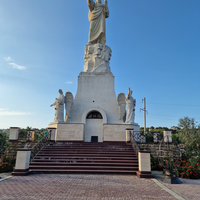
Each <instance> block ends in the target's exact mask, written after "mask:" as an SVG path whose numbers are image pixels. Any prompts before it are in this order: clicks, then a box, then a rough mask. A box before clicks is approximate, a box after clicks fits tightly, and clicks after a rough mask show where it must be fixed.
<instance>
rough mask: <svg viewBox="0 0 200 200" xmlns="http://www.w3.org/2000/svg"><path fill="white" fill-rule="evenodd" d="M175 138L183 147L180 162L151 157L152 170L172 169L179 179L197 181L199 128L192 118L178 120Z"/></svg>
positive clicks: (199, 152) (199, 157)
mask: <svg viewBox="0 0 200 200" xmlns="http://www.w3.org/2000/svg"><path fill="white" fill-rule="evenodd" d="M179 127H180V129H179V130H178V132H177V134H176V135H174V137H172V138H176V139H178V140H176V141H178V142H179V143H182V144H184V145H185V147H184V149H181V151H182V158H181V160H179V159H176V158H173V157H170V158H163V159H159V158H154V157H153V156H151V168H152V170H160V171H161V170H163V169H165V170H166V169H170V167H173V169H174V170H175V171H176V174H177V176H178V177H180V178H187V179H198V178H200V126H199V125H198V126H197V125H196V123H195V120H194V119H193V118H188V117H184V118H183V119H180V120H179Z"/></svg>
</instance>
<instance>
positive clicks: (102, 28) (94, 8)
mask: <svg viewBox="0 0 200 200" xmlns="http://www.w3.org/2000/svg"><path fill="white" fill-rule="evenodd" d="M104 1H105V5H104V4H102V1H101V0H96V3H95V2H94V1H93V0H87V3H88V7H89V15H88V18H89V21H90V33H89V44H97V43H100V44H105V42H106V25H105V18H108V17H109V9H108V3H107V0H104Z"/></svg>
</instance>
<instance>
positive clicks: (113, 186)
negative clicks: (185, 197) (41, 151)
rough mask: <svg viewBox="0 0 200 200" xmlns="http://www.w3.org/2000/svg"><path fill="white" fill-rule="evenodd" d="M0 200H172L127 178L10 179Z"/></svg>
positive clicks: (1, 188) (0, 190)
mask: <svg viewBox="0 0 200 200" xmlns="http://www.w3.org/2000/svg"><path fill="white" fill-rule="evenodd" d="M0 199H1V200H4V199H14V200H17V199H20V200H27V199H31V200H32V199H37V200H38V199H48V200H50V199H58V200H59V199H83V200H87V199H88V200H110V199H112V200H122V199H126V200H127V199H137V200H140V199H145V200H146V199H147V200H151V199H152V200H153V199H154V200H158V199H162V200H166V199H171V200H174V199H176V198H174V197H173V196H172V195H170V194H169V193H168V192H166V191H165V190H163V189H161V188H160V187H159V186H158V185H157V184H156V183H154V182H153V181H152V180H149V179H139V178H137V177H136V176H128V175H72V174H70V175H67V174H66V175H65V174H64V175H60V174H59V175H56V174H32V175H29V176H25V177H17V176H14V177H12V178H10V179H7V180H5V181H2V182H0Z"/></svg>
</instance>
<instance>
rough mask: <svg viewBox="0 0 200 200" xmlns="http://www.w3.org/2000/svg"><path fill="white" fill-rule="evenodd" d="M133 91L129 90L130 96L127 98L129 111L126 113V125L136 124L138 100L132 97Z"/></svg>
mask: <svg viewBox="0 0 200 200" xmlns="http://www.w3.org/2000/svg"><path fill="white" fill-rule="evenodd" d="M132 93H133V92H132V91H131V89H130V88H129V89H128V94H127V96H126V106H127V111H126V122H125V123H126V124H134V120H135V105H136V100H135V99H134V98H133V97H132Z"/></svg>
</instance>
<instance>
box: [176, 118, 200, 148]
mask: <svg viewBox="0 0 200 200" xmlns="http://www.w3.org/2000/svg"><path fill="white" fill-rule="evenodd" d="M178 126H179V127H180V129H179V130H178V135H179V138H180V140H181V141H182V142H183V143H184V144H186V146H187V147H188V148H189V149H191V150H192V149H193V150H200V125H197V123H196V122H195V119H194V118H189V117H184V118H181V119H179V124H178Z"/></svg>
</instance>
